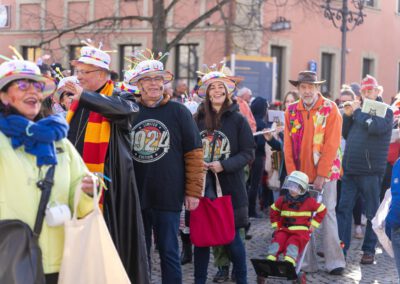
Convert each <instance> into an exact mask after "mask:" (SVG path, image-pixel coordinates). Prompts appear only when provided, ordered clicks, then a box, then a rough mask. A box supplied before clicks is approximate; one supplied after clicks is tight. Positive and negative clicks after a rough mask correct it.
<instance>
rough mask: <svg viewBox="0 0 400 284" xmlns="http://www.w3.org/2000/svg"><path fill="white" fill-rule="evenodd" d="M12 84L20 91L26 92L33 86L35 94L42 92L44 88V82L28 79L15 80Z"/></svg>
mask: <svg viewBox="0 0 400 284" xmlns="http://www.w3.org/2000/svg"><path fill="white" fill-rule="evenodd" d="M14 83H15V84H16V85H17V87H18V89H19V90H20V91H26V90H28V89H29V87H30V86H33V88H34V89H35V90H36V91H37V92H43V90H44V87H45V86H46V84H45V83H44V82H37V81H34V80H29V79H22V80H16V81H14Z"/></svg>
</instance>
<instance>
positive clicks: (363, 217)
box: [361, 214, 368, 226]
mask: <svg viewBox="0 0 400 284" xmlns="http://www.w3.org/2000/svg"><path fill="white" fill-rule="evenodd" d="M367 221H368V219H367V217H365V215H364V214H361V225H363V226H366V225H367Z"/></svg>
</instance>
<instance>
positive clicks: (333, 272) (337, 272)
mask: <svg viewBox="0 0 400 284" xmlns="http://www.w3.org/2000/svg"><path fill="white" fill-rule="evenodd" d="M343 272H344V267H338V268H335V269H333V270H331V271H329V274H330V275H342V274H343Z"/></svg>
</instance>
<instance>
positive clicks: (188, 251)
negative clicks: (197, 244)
mask: <svg viewBox="0 0 400 284" xmlns="http://www.w3.org/2000/svg"><path fill="white" fill-rule="evenodd" d="M190 262H192V244H183V245H182V253H181V264H182V265H185V264H186V263H190Z"/></svg>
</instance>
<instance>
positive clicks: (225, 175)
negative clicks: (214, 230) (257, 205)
mask: <svg viewBox="0 0 400 284" xmlns="http://www.w3.org/2000/svg"><path fill="white" fill-rule="evenodd" d="M212 73H215V74H213V75H214V76H210V77H211V78H210V79H207V75H205V76H204V77H203V78H204V79H203V81H202V86H201V89H203V90H204V92H205V100H204V102H203V103H202V104H201V105H200V106H199V110H198V113H197V114H196V115H195V120H196V122H197V125H198V127H199V130H200V135H201V137H202V142H203V150H204V165H205V167H206V168H207V169H208V170H209V171H208V174H207V178H206V181H207V184H213V183H214V182H215V181H214V178H213V175H214V174H213V173H216V174H217V175H218V179H219V181H220V184H221V190H222V194H223V195H230V196H231V198H232V205H233V209H234V217H235V227H236V234H235V238H234V240H233V241H232V243H230V244H228V245H227V249H228V251H229V253H230V255H231V258H232V262H233V264H234V268H235V276H236V281H237V283H239V284H243V283H247V267H246V252H245V247H244V244H243V242H242V240H241V238H240V236H239V229H240V228H243V227H245V226H246V225H247V224H248V214H247V213H248V202H247V193H246V187H245V179H244V167H245V166H246V165H247V164H248V163H249V161H251V160H252V159H253V157H254V139H253V135H252V132H251V129H250V126H249V124H248V122H247V120H246V119H245V118H244V117H243V116H242V115H241V114H240V113H239V112H238V109H239V107H238V105H237V104H236V102H235V101H232V99H231V96H232V91H233V89H234V87H235V85H234V83H233V82H232V81H230V80H229V79H227V78H226V77H225V75H224V74H223V73H221V72H215V71H214V72H212ZM201 89H200V91H201ZM209 188H211V190H210V189H209ZM213 188H214V187H213V186H211V187H208V186H206V192H205V195H206V196H207V197H209V198H213V197H215V195H216V194H215V192H214V190H213ZM209 255H210V248H209V247H195V250H194V265H195V283H196V284H200V283H206V280H207V268H208V262H209Z"/></svg>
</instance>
